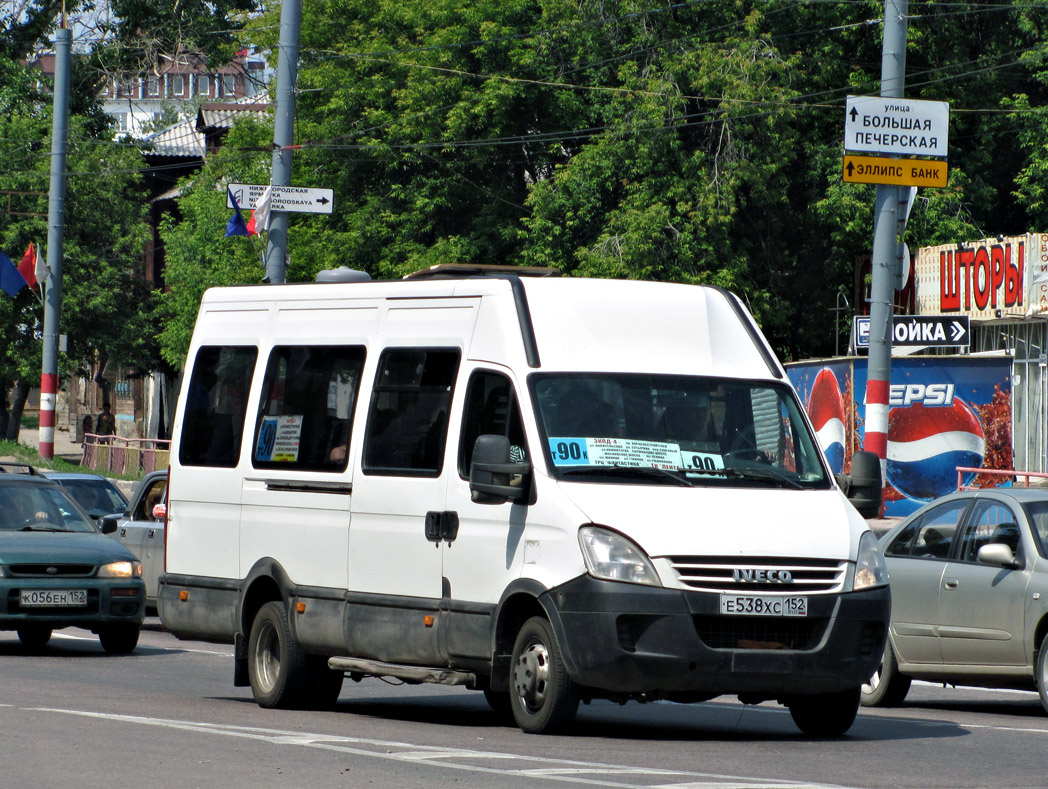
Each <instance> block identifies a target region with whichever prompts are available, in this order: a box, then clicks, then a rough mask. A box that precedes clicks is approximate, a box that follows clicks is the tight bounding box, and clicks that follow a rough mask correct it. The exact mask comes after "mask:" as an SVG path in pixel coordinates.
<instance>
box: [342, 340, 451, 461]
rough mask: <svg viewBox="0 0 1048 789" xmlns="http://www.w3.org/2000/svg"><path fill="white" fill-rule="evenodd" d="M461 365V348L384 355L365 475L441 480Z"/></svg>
mask: <svg viewBox="0 0 1048 789" xmlns="http://www.w3.org/2000/svg"><path fill="white" fill-rule="evenodd" d="M458 365H459V351H458V349H447V348H388V349H386V350H385V351H383V353H382V356H381V358H380V359H379V363H378V372H377V374H376V375H375V384H374V386H373V387H372V394H371V404H370V406H369V409H368V424H367V430H366V432H365V434H364V458H363V463H362V464H361V467H362V469H363V471H364V473H365V474H388V475H392V476H420V477H435V476H439V475H440V471H441V469H442V467H443V465H444V448H445V446H446V445H447V439H448V412H449V411H450V410H451V397H452V395H453V394H454V389H455V377H456V375H457V374H458Z"/></svg>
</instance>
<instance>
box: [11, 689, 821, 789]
mask: <svg viewBox="0 0 1048 789" xmlns="http://www.w3.org/2000/svg"><path fill="white" fill-rule="evenodd" d="M23 709H25V710H27V711H29V712H50V713H58V714H62V715H75V716H79V717H85V718H98V719H102V720H108V721H113V722H116V723H131V724H138V725H143V726H160V727H163V728H169V729H181V730H183V731H191V732H198V733H200V734H209V735H215V734H219V735H225V736H227V737H241V738H245V739H252V740H262V741H265V742H269V743H273V744H275V745H297V746H301V747H307V748H319V749H321V750H328V751H337V752H339V753H351V754H356V755H359V756H370V757H374V758H377V759H388V760H391V761H401V762H413V763H415V764H418V763H419V762H420V761H421V762H425V763H426V764H431V765H433V766H435V767H443V768H447V769H452V770H461V771H465V772H474V773H488V774H495V775H501V776H504V777H515V778H533V779H536V780H549V781H563V782H568V783H579V784H590V785H593V786H616V787H646V788H647V789H829V788H830V787H836V785H835V784H819V783H809V782H803V781H786V780H781V779H775V778H750V777H736V776H731V775H720V774H717V773H699V772H687V771H681V770H662V769H654V768H647V767H631V766H628V765H616V764H602V763H600V762H582V761H574V760H568V759H547V758H543V757H540V756H524V755H519V754H512V753H498V752H492V751H478V750H472V749H467V748H444V747H440V746H434V745H418V744H416V743H406V742H397V741H395V740H371V739H365V738H361V737H345V736H341V735H337V734H313V733H308V732H297V731H286V730H283V729H265V728H257V727H254V726H230V725H226V724H218V723H207V722H204V721H184V720H171V719H167V718H152V717H146V716H139V715H117V714H112V713H106V712H89V711H87V710H70V709H59V708H54V707H25V708H23ZM486 761H515V762H519V763H520V766H519V767H518V768H516V769H514V768H511V767H508V766H507V767H505V768H500V767H494V766H491V767H485V766H483V765H482V764H475V763H469V762H486ZM536 763H537V764H539V765H542V766H538V767H528V766H526V765H528V764H536ZM601 776H607V778H603V777H601ZM612 776H618V777H622V778H628V777H629V776H636V780H635V781H630V782H624V781H613V780H611V777H612ZM672 778H677V779H680V780H679V781H674V782H672V783H667V782H666V781H667V779H672ZM646 779H651V780H657V781H658V783H649V782H648V781H647V780H646Z"/></svg>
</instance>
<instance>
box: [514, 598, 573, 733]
mask: <svg viewBox="0 0 1048 789" xmlns="http://www.w3.org/2000/svg"><path fill="white" fill-rule="evenodd" d="M510 688H511V690H510V694H509V696H510V698H509V703H510V709H511V710H512V711H513V717H514V718H515V719H516V721H517V725H518V726H520V728H521V729H522V730H523V731H525V732H527V733H529V734H552V733H553V732H556V731H560V730H561V729H563V728H564V727H565V726H567V725H568V724H569V723H571V721H572V720H574V718H575V713H576V712H577V711H578V708H579V696H578V690H577V689H576V688H575V683H574V682H573V681H572V679H571V677H569V676H568V672H567V670H566V669H565V668H564V660H563V658H562V657H561V654H560V644H558V643H557V637H556V635H555V634H554V633H553V628H552V627H551V626H550V624H549V622H547V621H546V620H545V619H543V618H541V617H532V618H531V619H529V620H528V621H527V622H525V623H524V626H523V627H522V628H521V629H520V633H518V634H517V641H516V643H515V644H514V645H513V661H512V676H511V677H510Z"/></svg>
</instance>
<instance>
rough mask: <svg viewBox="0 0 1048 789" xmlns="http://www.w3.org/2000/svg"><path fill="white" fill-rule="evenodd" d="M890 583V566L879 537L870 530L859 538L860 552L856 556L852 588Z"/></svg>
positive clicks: (857, 588)
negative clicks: (885, 559) (878, 539)
mask: <svg viewBox="0 0 1048 789" xmlns="http://www.w3.org/2000/svg"><path fill="white" fill-rule="evenodd" d="M886 583H888V566H887V565H886V564H885V563H884V554H882V553H881V546H880V545H878V544H877V537H876V536H875V535H874V533H873V532H872V531H868V532H866V533H865V534H863V535H862V537H860V538H859V553H858V556H856V557H855V583H854V584H852V588H853V589H855V590H856V591H858V590H859V589H869V588H870V587H873V586H884V585H885V584H886Z"/></svg>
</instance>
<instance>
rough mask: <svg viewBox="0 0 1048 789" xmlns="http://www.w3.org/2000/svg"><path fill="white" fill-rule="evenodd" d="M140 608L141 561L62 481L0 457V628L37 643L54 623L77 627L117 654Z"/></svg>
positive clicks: (137, 626)
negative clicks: (104, 528) (102, 527)
mask: <svg viewBox="0 0 1048 789" xmlns="http://www.w3.org/2000/svg"><path fill="white" fill-rule="evenodd" d="M144 615H145V584H144V583H143V581H142V564H141V562H139V561H138V560H137V559H136V558H135V556H134V555H133V554H132V553H131V552H130V551H129V550H128V549H127V548H125V547H124V546H123V545H121V544H120V543H118V542H116V541H115V540H111V539H109V538H108V537H106V536H105V535H104V534H103V533H102V531H101V530H100V528H99V527H98V526H97V525H96V524H95V522H94V521H93V520H92V519H91V518H90V517H89V516H88V515H87V513H86V512H84V510H83V509H82V508H81V507H80V506H79V505H78V504H77V503H76V502H75V501H74V500H73V499H72V498H71V497H70V495H69V493H68V491H66V490H65V489H64V488H63V487H62V486H60V485H58V484H57V483H55V482H52V481H51V480H49V479H47V478H46V477H44V476H43V475H42V474H39V473H37V472H36V471H35V470H34V469H33V468H32V467H30V466H25V465H19V464H0V630H15V631H17V632H18V638H19V639H20V640H21V641H22V643H23V644H25V645H26V646H29V647H34V648H39V647H42V646H43V645H45V644H46V643H47V642H48V641H49V640H50V638H51V633H52V631H54V630H58V629H61V628H65V627H82V628H86V629H89V630H91V631H93V632H94V633H96V634H97V635H98V637H99V640H100V641H101V643H102V647H103V649H105V651H106V652H109V653H115V654H124V653H128V652H131V651H132V650H134V648H135V646H136V645H137V644H138V636H139V632H140V630H141V628H142V619H143V617H144Z"/></svg>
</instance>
